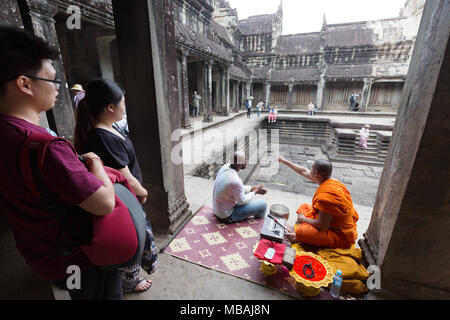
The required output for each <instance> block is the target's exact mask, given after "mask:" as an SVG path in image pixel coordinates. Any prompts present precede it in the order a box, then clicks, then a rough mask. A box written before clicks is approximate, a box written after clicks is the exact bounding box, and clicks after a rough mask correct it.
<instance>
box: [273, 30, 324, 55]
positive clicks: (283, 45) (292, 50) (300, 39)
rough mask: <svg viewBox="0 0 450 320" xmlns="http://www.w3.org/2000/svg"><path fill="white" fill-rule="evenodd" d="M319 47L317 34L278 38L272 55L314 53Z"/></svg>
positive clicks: (318, 35) (319, 41) (318, 34)
mask: <svg viewBox="0 0 450 320" xmlns="http://www.w3.org/2000/svg"><path fill="white" fill-rule="evenodd" d="M320 45H321V39H320V33H319V32H315V33H303V34H294V35H286V36H281V37H279V38H278V42H277V45H276V47H275V48H274V53H275V54H280V55H298V54H304V53H315V52H319V51H320Z"/></svg>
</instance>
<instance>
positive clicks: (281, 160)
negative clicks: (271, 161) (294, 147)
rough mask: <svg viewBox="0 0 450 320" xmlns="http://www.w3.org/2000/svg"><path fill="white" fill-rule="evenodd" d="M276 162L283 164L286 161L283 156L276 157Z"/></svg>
mask: <svg viewBox="0 0 450 320" xmlns="http://www.w3.org/2000/svg"><path fill="white" fill-rule="evenodd" d="M278 162H280V163H285V162H286V159H285V158H284V157H283V156H278Z"/></svg>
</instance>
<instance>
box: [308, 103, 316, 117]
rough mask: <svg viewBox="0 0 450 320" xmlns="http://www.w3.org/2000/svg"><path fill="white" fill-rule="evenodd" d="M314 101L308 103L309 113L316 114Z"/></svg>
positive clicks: (310, 114)
mask: <svg viewBox="0 0 450 320" xmlns="http://www.w3.org/2000/svg"><path fill="white" fill-rule="evenodd" d="M314 109H315V107H314V103H312V101H311V102H310V103H309V104H308V115H309V116H313V115H314Z"/></svg>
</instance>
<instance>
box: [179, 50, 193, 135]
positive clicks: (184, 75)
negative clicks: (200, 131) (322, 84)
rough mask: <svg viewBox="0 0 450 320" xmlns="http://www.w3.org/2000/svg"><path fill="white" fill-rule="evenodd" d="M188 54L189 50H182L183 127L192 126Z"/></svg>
mask: <svg viewBox="0 0 450 320" xmlns="http://www.w3.org/2000/svg"><path fill="white" fill-rule="evenodd" d="M188 56H189V52H188V51H187V50H183V51H182V52H181V85H182V88H181V92H182V99H181V100H182V103H183V106H182V112H181V127H182V128H186V129H188V128H191V120H190V113H189V78H188Z"/></svg>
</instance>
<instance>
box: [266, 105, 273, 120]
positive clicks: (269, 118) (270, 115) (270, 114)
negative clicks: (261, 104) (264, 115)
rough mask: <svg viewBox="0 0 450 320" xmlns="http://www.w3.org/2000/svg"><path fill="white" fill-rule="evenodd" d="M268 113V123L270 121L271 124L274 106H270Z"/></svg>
mask: <svg viewBox="0 0 450 320" xmlns="http://www.w3.org/2000/svg"><path fill="white" fill-rule="evenodd" d="M267 112H268V113H269V117H268V121H269V123H272V122H273V106H270V107H269V108H268V110H267Z"/></svg>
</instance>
